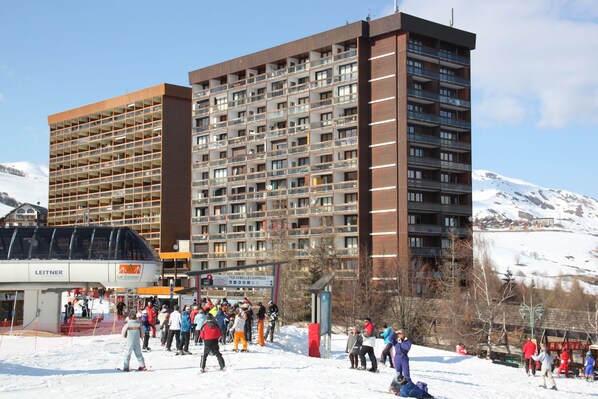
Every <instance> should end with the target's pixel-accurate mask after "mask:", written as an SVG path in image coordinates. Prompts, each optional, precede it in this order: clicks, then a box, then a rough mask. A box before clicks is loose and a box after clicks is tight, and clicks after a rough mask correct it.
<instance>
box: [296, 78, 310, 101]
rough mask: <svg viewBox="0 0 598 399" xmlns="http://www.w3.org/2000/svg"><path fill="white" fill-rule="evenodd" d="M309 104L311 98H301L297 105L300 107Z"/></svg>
mask: <svg viewBox="0 0 598 399" xmlns="http://www.w3.org/2000/svg"><path fill="white" fill-rule="evenodd" d="M300 83H301V82H300ZM308 103H309V97H301V98H300V99H298V100H297V104H299V105H302V104H308Z"/></svg>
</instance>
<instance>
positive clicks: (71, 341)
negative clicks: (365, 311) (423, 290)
mask: <svg viewBox="0 0 598 399" xmlns="http://www.w3.org/2000/svg"><path fill="white" fill-rule="evenodd" d="M104 302H106V301H104ZM101 323H103V324H108V325H111V324H112V323H111V321H110V320H109V319H104V321H102V322H101ZM394 328H400V327H398V326H395V327H394ZM380 331H381V330H380ZM346 342H347V336H346V335H340V334H338V335H337V334H333V335H332V340H331V343H332V345H331V348H332V350H331V356H330V358H326V359H322V358H314V357H308V356H307V330H306V329H305V328H297V327H292V326H285V327H283V328H282V330H281V334H280V335H276V336H275V339H274V343H272V344H271V343H267V344H266V346H265V347H259V346H257V345H249V352H247V353H233V352H231V344H230V343H229V344H227V345H226V348H222V347H221V350H222V351H223V358H224V361H225V364H226V371H224V372H221V371H219V369H218V366H217V362H216V359H215V357H213V356H210V357H208V360H207V372H206V373H205V374H201V373H200V372H199V362H200V358H201V357H200V356H199V355H197V354H198V353H201V352H200V351H202V350H203V348H202V347H201V346H199V347H195V346H193V345H192V346H190V351H191V352H192V353H194V355H186V356H174V355H173V353H172V352H165V351H164V348H162V347H160V345H159V343H158V340H157V339H153V338H151V339H150V341H149V346H150V348H151V349H152V350H151V351H150V352H146V353H144V354H143V355H144V361H145V364H146V366H148V367H149V368H150V370H151V371H150V372H129V373H125V372H123V371H119V370H116V368H117V367H122V364H123V363H122V361H123V360H122V353H123V349H124V339H123V338H122V337H121V336H120V335H119V334H115V335H96V336H85V337H41V336H40V337H35V336H9V335H8V333H7V334H6V335H4V336H3V340H2V341H0V396H2V399H29V398H35V397H43V398H45V399H54V398H56V399H62V398H65V397H76V398H80V399H89V398H93V399H113V398H115V397H118V398H137V397H147V396H148V394H149V393H151V394H152V395H150V396H154V397H159V398H165V399H169V398H181V397H188V396H189V395H192V396H197V394H198V393H199V394H204V395H202V397H203V396H205V394H207V395H208V396H209V397H210V398H211V399H222V398H228V399H253V398H260V399H271V398H273V399H277V398H284V399H304V398H310V399H318V398H321V399H322V398H323V399H353V398H360V399H363V398H368V399H372V398H390V397H391V396H390V395H388V393H387V392H388V388H389V385H390V382H391V380H392V378H393V377H394V375H395V372H394V369H392V368H390V367H384V366H381V367H380V372H379V373H370V372H367V371H362V370H352V369H350V368H349V366H350V362H349V360H348V358H347V354H346V353H345V348H346ZM383 347H384V343H383V342H382V340H381V339H378V340H377V343H376V348H375V353H376V355H377V356H378V358H379V356H380V354H381V351H382V349H383ZM576 353H577V354H579V352H576ZM409 357H410V360H409V362H410V369H411V370H410V371H411V378H412V380H413V381H414V382H417V381H422V382H425V383H426V384H427V385H428V390H429V393H430V394H431V395H433V396H434V397H435V398H437V399H470V398H472V397H475V398H476V399H505V398H526V399H546V398H555V399H556V398H576V399H586V398H587V399H589V398H595V397H596V384H595V383H594V384H592V383H588V382H586V381H584V380H581V379H578V378H575V379H574V378H562V377H561V378H555V382H556V385H557V388H558V391H557V392H553V391H551V390H547V389H544V388H540V387H539V386H538V385H539V384H540V382H541V379H540V377H539V373H537V376H536V377H528V376H527V375H526V374H525V370H524V369H523V368H513V367H506V366H502V365H498V364H493V363H491V362H490V361H488V360H483V359H478V358H476V357H472V356H463V355H458V354H456V353H454V352H448V351H442V350H437V349H431V348H426V347H423V346H419V345H413V346H412V349H411V350H410V352H409ZM574 360H575V361H579V359H577V358H575V357H574ZM137 364H138V363H137V359H136V358H135V356H134V355H133V356H132V359H131V363H130V366H131V367H135V368H136V367H137ZM369 365H370V363H369V361H368V367H369ZM549 387H550V384H549ZM472 394H474V395H473V396H472ZM393 397H394V396H393Z"/></svg>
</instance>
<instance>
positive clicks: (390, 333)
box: [380, 324, 395, 368]
mask: <svg viewBox="0 0 598 399" xmlns="http://www.w3.org/2000/svg"><path fill="white" fill-rule="evenodd" d="M380 337H382V338H384V344H385V346H384V349H383V350H382V355H381V356H380V363H382V364H383V365H385V366H386V357H387V356H388V362H389V364H390V367H392V368H394V367H395V365H394V364H393V362H392V353H391V352H392V348H393V346H394V344H395V332H394V330H393V329H392V328H390V327H388V326H387V325H386V324H385V325H384V331H383V332H382V334H380Z"/></svg>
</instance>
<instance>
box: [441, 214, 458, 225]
mask: <svg viewBox="0 0 598 399" xmlns="http://www.w3.org/2000/svg"><path fill="white" fill-rule="evenodd" d="M444 226H445V227H457V226H459V219H458V218H457V217H456V216H445V217H444Z"/></svg>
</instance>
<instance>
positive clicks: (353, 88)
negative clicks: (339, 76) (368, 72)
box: [338, 83, 357, 97]
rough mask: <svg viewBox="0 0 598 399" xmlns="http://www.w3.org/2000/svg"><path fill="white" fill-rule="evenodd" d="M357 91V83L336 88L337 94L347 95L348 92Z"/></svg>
mask: <svg viewBox="0 0 598 399" xmlns="http://www.w3.org/2000/svg"><path fill="white" fill-rule="evenodd" d="M353 93H357V83H352V84H350V85H344V86H339V88H338V96H339V97H340V96H347V95H349V94H353Z"/></svg>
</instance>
